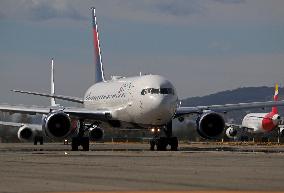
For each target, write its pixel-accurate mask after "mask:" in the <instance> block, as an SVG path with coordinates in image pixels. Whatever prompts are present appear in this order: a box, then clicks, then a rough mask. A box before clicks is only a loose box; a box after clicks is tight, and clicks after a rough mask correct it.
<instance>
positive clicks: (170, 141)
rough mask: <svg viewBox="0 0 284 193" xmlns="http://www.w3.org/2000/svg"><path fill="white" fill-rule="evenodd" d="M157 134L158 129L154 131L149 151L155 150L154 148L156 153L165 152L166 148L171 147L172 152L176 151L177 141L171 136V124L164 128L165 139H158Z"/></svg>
mask: <svg viewBox="0 0 284 193" xmlns="http://www.w3.org/2000/svg"><path fill="white" fill-rule="evenodd" d="M159 133H160V132H159V130H158V129H154V137H153V139H151V140H150V150H151V151H154V150H155V146H156V147H157V151H166V150H167V147H168V146H170V147H171V150H172V151H177V150H178V139H177V137H173V136H172V135H173V133H172V122H170V123H168V124H167V125H166V126H165V128H164V133H165V135H166V136H165V137H159Z"/></svg>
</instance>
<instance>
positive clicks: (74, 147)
mask: <svg viewBox="0 0 284 193" xmlns="http://www.w3.org/2000/svg"><path fill="white" fill-rule="evenodd" d="M78 146H79V140H78V137H73V138H72V144H71V148H72V151H78Z"/></svg>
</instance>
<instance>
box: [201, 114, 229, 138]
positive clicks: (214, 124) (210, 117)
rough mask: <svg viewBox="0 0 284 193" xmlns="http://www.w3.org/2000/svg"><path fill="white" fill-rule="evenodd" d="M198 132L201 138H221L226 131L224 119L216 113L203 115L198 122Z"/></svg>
mask: <svg viewBox="0 0 284 193" xmlns="http://www.w3.org/2000/svg"><path fill="white" fill-rule="evenodd" d="M196 124H197V131H198V133H199V135H200V136H201V137H204V138H207V139H214V138H217V137H219V136H220V135H221V134H222V133H223V130H224V129H225V120H224V118H223V117H222V116H221V115H220V114H218V113H216V112H212V111H210V112H206V113H203V114H202V115H201V116H200V117H199V118H198V119H197V120H196Z"/></svg>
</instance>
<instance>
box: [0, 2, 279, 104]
mask: <svg viewBox="0 0 284 193" xmlns="http://www.w3.org/2000/svg"><path fill="white" fill-rule="evenodd" d="M90 7H96V13H97V21H98V26H99V35H100V43H101V50H102V60H103V64H104V69H105V74H106V76H107V78H109V77H110V76H111V75H122V76H135V75H139V73H140V72H142V74H148V73H151V74H160V75H162V76H165V77H167V78H168V79H169V80H170V81H171V82H172V83H173V84H174V85H175V87H176V89H177V93H178V95H179V98H181V99H183V98H187V97H193V96H204V95H207V94H212V93H216V92H219V91H223V90H232V89H235V88H239V87H248V86H273V85H274V83H275V82H278V83H279V84H280V86H283V84H284V20H283V18H284V12H283V7H284V1H283V0H269V1H267V0H115V1H107V0H85V1H77V0H0V90H1V94H0V103H12V104H36V105H48V104H49V100H48V99H46V98H40V97H37V96H25V95H20V94H16V93H12V92H10V91H9V90H10V89H24V90H33V91H39V92H50V91H49V90H50V60H51V58H52V57H54V58H55V71H56V72H55V85H56V88H55V90H56V91H55V92H56V94H62V95H68V96H76V97H83V95H84V92H85V91H86V89H87V88H88V87H89V86H91V85H92V83H93V81H94V75H93V74H94V65H93V64H94V62H93V45H92V41H93V39H92V38H93V37H92V23H91V22H92V21H91V10H90Z"/></svg>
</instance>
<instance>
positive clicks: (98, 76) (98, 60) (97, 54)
mask: <svg viewBox="0 0 284 193" xmlns="http://www.w3.org/2000/svg"><path fill="white" fill-rule="evenodd" d="M91 10H92V19H93V38H94V61H95V83H97V82H102V81H105V78H104V69H103V63H102V55H101V48H100V39H99V32H98V25H97V19H96V9H95V8H94V7H92V8H91Z"/></svg>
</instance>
